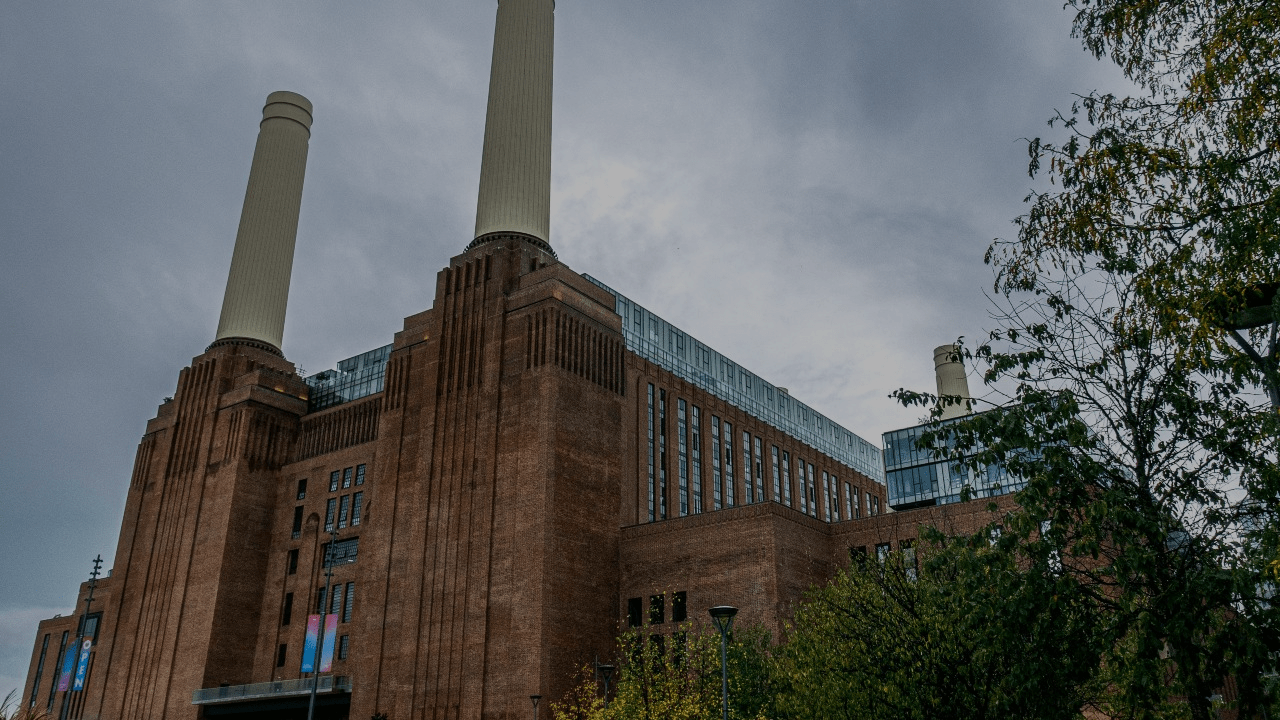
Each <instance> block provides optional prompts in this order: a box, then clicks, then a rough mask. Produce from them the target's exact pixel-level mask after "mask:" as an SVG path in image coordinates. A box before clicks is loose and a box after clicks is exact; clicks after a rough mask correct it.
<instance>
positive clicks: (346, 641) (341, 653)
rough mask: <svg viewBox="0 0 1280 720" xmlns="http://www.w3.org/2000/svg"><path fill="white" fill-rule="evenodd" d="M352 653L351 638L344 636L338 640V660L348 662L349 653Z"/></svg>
mask: <svg viewBox="0 0 1280 720" xmlns="http://www.w3.org/2000/svg"><path fill="white" fill-rule="evenodd" d="M350 652H351V636H350V635H343V636H342V637H340V638H338V659H339V660H346V659H347V655H348V653H350Z"/></svg>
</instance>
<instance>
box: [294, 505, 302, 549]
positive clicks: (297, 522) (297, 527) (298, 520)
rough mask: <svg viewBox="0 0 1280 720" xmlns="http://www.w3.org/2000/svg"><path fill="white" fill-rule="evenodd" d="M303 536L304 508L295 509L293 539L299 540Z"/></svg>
mask: <svg viewBox="0 0 1280 720" xmlns="http://www.w3.org/2000/svg"><path fill="white" fill-rule="evenodd" d="M300 535H302V506H301V505H299V506H298V507H296V508H294V509H293V539H294V540H297V539H298V536H300Z"/></svg>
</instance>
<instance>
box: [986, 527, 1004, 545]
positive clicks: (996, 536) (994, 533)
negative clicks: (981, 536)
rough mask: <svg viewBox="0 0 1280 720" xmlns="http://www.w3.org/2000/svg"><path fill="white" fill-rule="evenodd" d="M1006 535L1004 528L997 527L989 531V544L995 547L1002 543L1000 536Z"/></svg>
mask: <svg viewBox="0 0 1280 720" xmlns="http://www.w3.org/2000/svg"><path fill="white" fill-rule="evenodd" d="M1003 533H1004V528H1002V527H1000V526H999V525H996V526H994V527H992V528H991V529H990V530H988V531H987V544H988V545H990V546H991V547H995V546H996V545H998V544H999V543H1000V536H1001V535H1002V534H1003Z"/></svg>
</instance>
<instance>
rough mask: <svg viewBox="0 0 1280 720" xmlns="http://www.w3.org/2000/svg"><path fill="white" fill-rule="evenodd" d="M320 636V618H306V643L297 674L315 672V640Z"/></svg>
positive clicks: (311, 616)
mask: <svg viewBox="0 0 1280 720" xmlns="http://www.w3.org/2000/svg"><path fill="white" fill-rule="evenodd" d="M319 635H320V616H319V615H308V616H307V642H306V644H305V645H303V647H302V668H301V670H300V671H299V672H305V673H309V672H315V671H316V665H315V662H316V640H317V639H318V637H319Z"/></svg>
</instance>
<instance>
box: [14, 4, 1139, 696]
mask: <svg viewBox="0 0 1280 720" xmlns="http://www.w3.org/2000/svg"><path fill="white" fill-rule="evenodd" d="M495 7H496V5H495V3H494V2H493V0H453V1H452V2H446V1H445V0H418V1H416V2H410V1H409V0H385V1H384V2H377V3H346V2H332V1H329V0H310V1H309V2H303V1H301V0H297V1H295V0H244V1H240V0H216V1H213V2H208V1H205V2H196V1H194V0H165V1H164V2H160V1H158V0H157V1H154V2H148V1H145V0H125V1H123V2H115V3H107V2H94V3H89V2H80V3H56V2H38V1H36V0H12V1H10V2H5V3H3V4H0V97H2V98H3V101H2V102H0V250H2V251H3V256H2V257H3V258H4V260H3V267H4V268H5V272H4V282H3V283H2V284H0V338H2V340H0V363H2V365H0V367H3V369H4V372H5V378H4V380H3V381H2V382H0V460H2V461H3V469H2V470H0V497H3V502H0V538H2V539H3V543H2V545H0V546H2V547H3V548H4V552H3V554H0V578H3V581H2V582H0V587H2V588H3V590H0V694H3V693H4V692H6V691H7V690H8V689H9V688H11V687H18V686H20V684H21V682H22V678H23V677H24V676H25V673H26V663H27V660H28V658H29V655H30V652H31V644H32V642H33V639H34V636H35V624H36V621H37V620H38V619H40V618H44V617H49V616H52V615H53V614H55V613H63V614H65V613H68V612H70V611H71V610H72V608H71V603H72V602H73V599H74V592H75V587H76V584H77V583H78V582H79V581H81V580H83V579H85V578H86V576H87V574H88V572H89V569H90V560H91V559H92V558H93V557H94V555H96V554H98V553H101V554H102V555H103V557H104V558H105V559H106V560H107V562H106V566H107V567H110V566H111V564H112V561H111V558H113V557H114V552H115V542H116V535H117V532H118V530H119V523H120V517H121V511H122V509H123V505H124V497H125V490H126V486H127V483H128V478H129V475H130V469H131V466H132V462H133V457H134V449H135V447H136V444H137V442H138V439H139V438H140V437H141V435H142V433H143V431H144V428H145V423H146V420H147V419H148V418H150V417H152V415H153V414H154V413H155V409H156V406H157V404H158V403H159V402H160V401H161V399H162V398H163V397H164V396H166V395H171V394H172V393H173V391H174V388H175V384H176V380H177V374H178V371H179V369H181V368H182V367H183V366H184V365H186V364H187V363H189V362H190V360H191V358H192V357H193V356H195V355H197V354H199V353H200V352H202V351H203V350H204V347H205V346H206V345H207V344H208V343H209V342H210V341H211V340H212V339H213V335H214V330H215V328H216V325H217V317H218V311H219V308H220V306H221V297H222V290H223V286H224V284H225V282H226V274H227V268H228V265H229V263H230V258H231V249H232V244H233V242H234V239H235V233H236V226H237V223H238V220H239V212H240V205H241V201H242V200H243V194H244V188H245V182H246V180H247V177H248V171H249V162H250V159H251V156H252V153H253V145H254V141H255V138H256V135H257V129H258V121H259V119H260V118H261V114H260V111H261V107H262V104H263V100H264V98H265V97H266V95H267V94H268V93H269V92H271V91H273V90H293V91H296V92H299V93H302V94H303V95H306V96H307V97H308V98H310V99H311V100H312V102H313V103H314V104H315V108H316V110H315V118H316V121H315V127H314V128H313V133H312V139H311V150H310V159H309V161H308V167H307V179H306V190H305V194H304V197H303V205H302V219H301V227H300V229H299V236H298V245H297V257H296V260H295V264H294V275H293V285H292V289H291V296H290V301H289V314H288V322H287V324H286V329H285V340H284V351H285V354H286V356H287V357H288V358H289V359H290V360H292V361H294V362H295V363H297V364H298V365H299V366H301V367H303V368H305V369H306V370H307V371H308V372H315V371H318V370H322V369H325V368H330V367H333V366H334V364H335V363H336V362H337V361H338V360H340V359H342V358H345V357H349V356H351V355H354V354H357V353H359V352H363V351H365V350H368V349H371V348H374V347H377V346H380V345H383V344H386V343H388V342H390V341H391V336H392V333H394V332H395V331H396V330H397V329H399V327H400V325H401V319H402V318H403V317H405V316H407V315H410V314H413V313H415V312H418V311H420V310H423V309H425V308H427V307H428V306H429V305H430V302H431V299H432V297H433V294H434V283H435V273H436V271H437V270H438V269H439V268H441V267H442V266H444V265H445V264H447V262H448V259H449V258H450V257H451V256H452V255H455V254H457V253H459V252H461V250H462V249H463V247H464V246H465V245H466V244H467V242H468V241H470V239H471V231H472V229H473V224H474V213H475V191H476V187H477V183H478V178H479V159H480V143H481V138H482V134H483V129H484V128H483V123H484V111H485V92H486V84H487V81H488V72H489V59H490V53H491V47H492V39H493V19H494V10H495ZM1069 31H1070V15H1069V14H1068V13H1067V12H1066V11H1063V10H1062V9H1061V2H1060V0H1039V1H1034V2H1033V1H1028V0H989V1H987V2H955V1H954V0H902V1H900V2H888V3H886V2H871V1H870V0H736V1H731V0H697V2H675V1H674V0H647V1H645V2H637V1H636V0H590V1H589V2H586V1H581V0H578V1H575V0H561V2H560V3H559V8H558V11H557V18H556V43H557V45H556V75H555V82H556V89H555V140H554V160H553V164H554V170H553V181H552V211H551V213H552V243H553V245H554V246H555V247H556V249H557V251H558V252H559V255H560V257H561V259H562V260H563V261H564V262H565V263H567V264H568V265H569V266H570V267H571V268H573V269H574V270H577V271H579V272H586V273H590V274H592V275H594V276H596V277H598V278H600V279H602V280H604V281H605V282H607V283H609V284H610V285H612V286H613V287H614V288H616V289H617V290H619V291H620V292H622V293H624V294H626V295H628V296H630V297H631V298H632V299H634V300H636V301H637V302H639V303H641V304H643V305H645V306H647V307H648V308H649V309H651V310H653V311H654V312H656V313H658V314H659V315H662V316H663V317H665V318H666V319H667V320H669V321H671V322H673V323H675V324H676V325H678V326H680V327H681V328H683V329H685V330H687V331H688V332H690V333H691V334H693V335H694V336H695V337H698V338H699V339H701V340H703V341H704V342H706V343H707V344H709V345H710V346H712V347H714V348H716V349H717V350H719V351H721V352H723V353H725V354H726V355H728V356H729V357H731V358H734V359H735V360H737V361H738V362H739V363H741V364H742V365H744V366H746V367H748V368H749V369H751V370H753V371H754V372H756V373H758V374H759V375H761V376H763V377H764V378H766V379H768V380H770V381H771V382H773V383H775V384H778V385H783V386H787V387H789V388H790V389H791V391H792V394H793V395H795V396H797V397H799V398H800V399H802V400H804V401H805V402H807V403H809V404H810V405H811V406H813V407H815V408H817V409H818V410H820V411H821V412H823V413H825V414H826V415H828V416H829V417H831V418H833V419H835V420H837V421H838V422H841V423H843V424H844V425H846V426H847V427H849V428H850V429H852V430H854V431H855V432H857V433H859V434H860V435H862V436H863V437H865V438H867V439H869V440H871V441H873V442H875V443H876V444H879V439H880V433H882V432H884V431H886V430H891V429H894V428H897V427H902V426H905V425H909V424H912V423H913V422H914V421H915V420H916V417H917V415H918V414H919V413H918V412H917V411H914V410H904V409H902V408H899V407H897V406H896V405H895V404H894V402H893V401H892V400H890V399H888V397H887V395H888V394H889V393H890V392H891V391H892V390H894V389H895V388H899V387H904V386H905V387H911V388H919V389H931V388H932V386H933V377H932V370H933V368H932V357H931V350H932V348H933V347H934V346H935V345H939V344H942V343H944V342H947V341H949V340H951V339H953V338H955V337H956V336H957V335H966V336H968V337H970V338H974V337H978V336H980V335H981V334H982V331H983V329H984V328H986V327H988V325H989V322H988V319H987V300H986V298H985V296H984V292H985V291H987V290H988V289H989V288H990V286H991V273H990V270H989V269H988V268H986V267H985V266H984V265H983V264H982V253H983V250H984V249H985V248H986V247H987V245H988V243H989V242H990V241H991V240H992V239H993V238H995V237H1007V236H1008V235H1009V234H1011V233H1012V225H1011V220H1012V219H1013V218H1014V217H1016V216H1017V215H1018V214H1019V213H1020V212H1021V211H1022V198H1023V197H1024V196H1025V195H1026V193H1027V191H1028V190H1029V189H1031V188H1032V187H1033V181H1032V180H1030V179H1029V178H1028V177H1027V175H1026V172H1025V169H1026V145H1025V140H1024V138H1028V137H1032V136H1035V135H1040V134H1043V133H1045V123H1044V121H1045V120H1046V119H1047V118H1048V117H1049V116H1050V115H1051V114H1052V112H1053V110H1054V109H1055V108H1066V107H1068V106H1069V105H1070V103H1071V100H1072V93H1073V92H1083V91H1088V90H1092V89H1094V88H1099V87H1119V83H1118V79H1117V75H1116V73H1115V72H1114V70H1112V69H1111V68H1110V66H1108V65H1105V64H1101V63H1098V62H1096V61H1094V60H1093V59H1092V58H1090V57H1088V56H1087V55H1085V54H1084V53H1083V52H1082V51H1081V50H1080V49H1079V43H1078V42H1077V41H1075V40H1073V39H1071V37H1070V35H1069Z"/></svg>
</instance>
